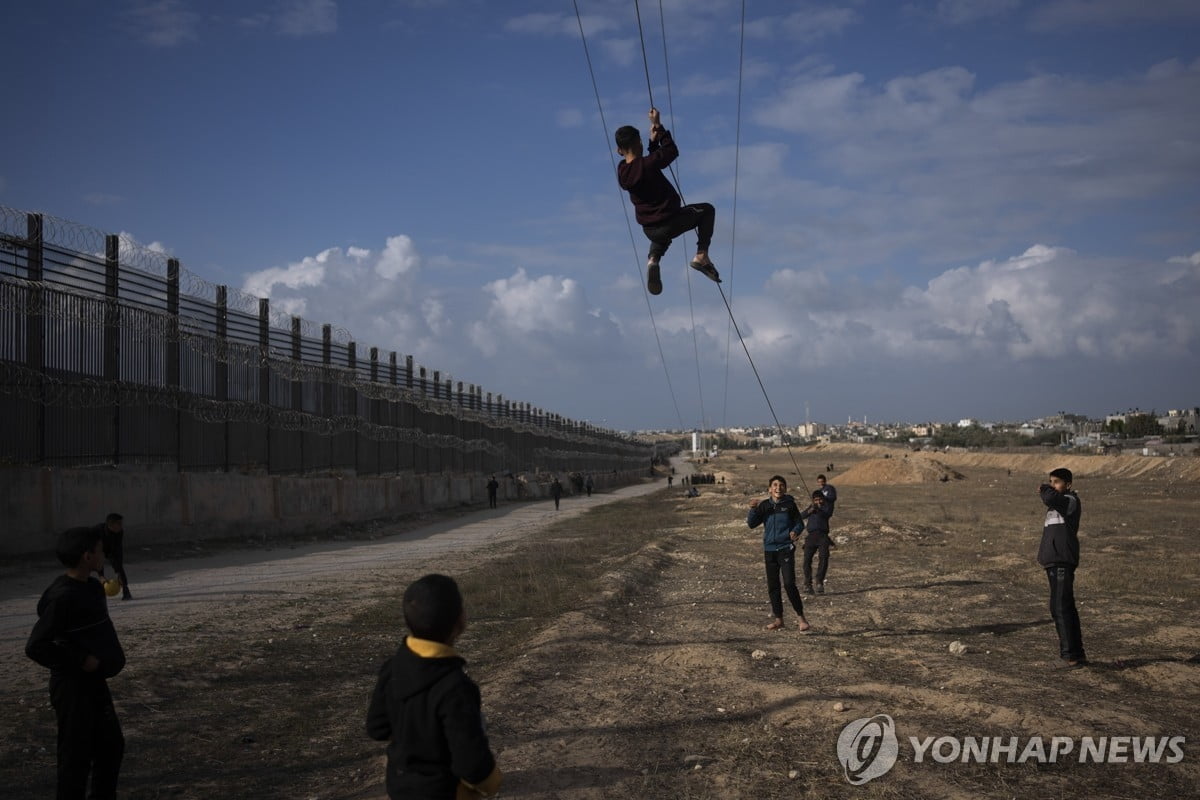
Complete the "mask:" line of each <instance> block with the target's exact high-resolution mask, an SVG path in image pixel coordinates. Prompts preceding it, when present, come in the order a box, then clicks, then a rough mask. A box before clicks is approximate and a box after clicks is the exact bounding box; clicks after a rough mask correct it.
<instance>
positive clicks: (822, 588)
mask: <svg viewBox="0 0 1200 800" xmlns="http://www.w3.org/2000/svg"><path fill="white" fill-rule="evenodd" d="M817 594H825V584H823V583H818V584H817Z"/></svg>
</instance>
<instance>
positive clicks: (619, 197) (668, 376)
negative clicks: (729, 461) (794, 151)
mask: <svg viewBox="0 0 1200 800" xmlns="http://www.w3.org/2000/svg"><path fill="white" fill-rule="evenodd" d="M572 2H573V3H574V6H575V21H576V22H577V23H578V25H579V38H580V40H581V41H582V42H583V55H584V58H585V59H586V60H587V68H588V74H589V75H590V76H591V79H592V91H593V92H594V93H595V95H596V108H597V109H598V110H599V112H600V125H601V127H603V128H604V151H605V152H606V153H608V154H609V163H610V164H611V163H612V155H611V154H612V149H611V147H610V144H609V143H610V142H612V137H611V136H609V133H608V120H607V119H605V116H604V104H603V103H602V102H601V101H600V87H599V85H598V84H597V83H596V70H595V69H594V68H593V67H592V55H591V51H589V50H588V46H587V36H586V35H584V32H583V17H582V15H580V13H579V0H572ZM641 27H642V19H641V13H640V12H639V14H638V31H639V32H640V31H641ZM645 58H646V45H645V41H644V40H643V42H642V60H643V61H645ZM646 90H647V91H649V90H650V70H649V67H647V69H646ZM653 102H654V101H653V95H651V104H653ZM614 171H615V170H614ZM617 201H618V202H619V203H620V204H621V213H623V214H624V215H625V227H626V228H627V229H628V231H629V244H630V247H632V248H633V258H634V263H635V264H640V263H641V258H640V255H639V254H638V249H637V240H636V239H635V237H634V235H633V223H631V222H630V220H629V208H628V206H627V205H626V204H625V198H624V196H623V195H622V193H621V187H620V185H619V184H618V185H617ZM636 274H637V282H638V284H640V285H641V287H642V299H643V300H645V302H646V313H647V314H648V315H649V316H650V327H651V329H652V330H653V331H654V342H655V344H656V345H657V346H658V358H659V361H660V362H661V363H662V366H663V375H664V376H665V378H666V381H667V391H668V392H669V393H670V395H671V404H672V405H673V406H674V407H675V417H676V419H677V420H678V421H679V428H680V430H682V429H683V427H684V424H683V414H682V413H680V411H679V400H678V399H677V398H676V396H675V387H674V386H672V384H671V372H670V370H669V369H668V368H667V356H666V353H665V352H664V351H663V346H662V338H661V337H660V336H659V335H658V323H657V322H655V320H654V308H653V306H651V305H650V295H649V294H648V293H647V291H646V282H645V281H644V280H643V279H642V275H641V269H640V267H639V268H638V270H637V272H636Z"/></svg>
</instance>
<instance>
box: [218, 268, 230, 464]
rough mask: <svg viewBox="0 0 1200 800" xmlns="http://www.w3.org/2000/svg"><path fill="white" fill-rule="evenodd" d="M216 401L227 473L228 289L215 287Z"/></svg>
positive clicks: (222, 286)
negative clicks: (221, 410)
mask: <svg viewBox="0 0 1200 800" xmlns="http://www.w3.org/2000/svg"><path fill="white" fill-rule="evenodd" d="M216 322H217V364H216V368H217V375H216V378H217V400H219V401H220V402H221V408H222V409H223V410H224V411H225V412H226V413H224V414H222V416H223V417H224V418H225V419H224V421H223V422H222V423H221V428H222V430H223V432H224V439H225V459H224V461H225V471H226V472H229V414H228V410H229V405H228V402H229V287H227V286H224V285H221V286H218V287H217V320H216Z"/></svg>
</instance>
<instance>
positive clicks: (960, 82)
mask: <svg viewBox="0 0 1200 800" xmlns="http://www.w3.org/2000/svg"><path fill="white" fill-rule="evenodd" d="M578 8H579V11H580V13H581V16H582V20H583V26H584V32H585V34H586V36H587V45H588V51H589V52H590V55H591V59H592V65H593V67H594V70H595V79H596V83H597V86H598V89H599V94H600V99H601V103H602V107H603V114H604V121H605V123H606V124H607V134H606V132H605V126H604V125H603V124H602V122H601V117H600V114H599V112H598V108H597V103H596V97H595V93H594V92H593V87H592V76H591V74H589V70H588V66H587V62H586V61H585V58H584V48H583V45H582V43H581V40H580V34H579V24H578V22H577V19H576V12H575V5H574V4H572V3H571V2H569V1H568V2H562V1H560V0H553V1H550V0H546V1H545V2H537V1H535V0H506V1H505V2H490V1H485V0H355V2H350V0H341V2H335V0H267V1H266V2H254V1H252V0H238V1H234V0H228V1H227V2H221V1H220V0H209V1H207V2H206V1H202V0H114V2H110V3H93V2H87V1H86V0H43V2H40V3H21V4H13V5H12V7H10V8H7V9H6V11H5V28H6V31H7V36H6V41H5V46H4V48H3V49H0V69H2V70H3V73H4V74H5V75H6V76H8V81H7V82H6V87H7V90H8V94H7V101H8V105H7V107H8V114H6V117H5V118H6V124H5V125H4V126H3V128H2V132H0V137H2V142H3V147H2V148H0V152H2V153H4V157H3V158H2V159H0V204H3V205H6V206H9V207H12V208H17V209H22V210H37V211H42V212H45V213H47V214H51V215H53V216H56V217H60V218H63V219H68V220H73V221H76V222H80V223H83V224H85V225H88V226H92V227H95V228H99V229H102V230H105V231H108V232H113V233H118V232H120V233H124V234H127V235H128V236H130V237H133V238H135V239H136V240H137V241H139V242H141V243H143V244H144V245H146V246H149V247H152V248H155V249H163V250H166V251H167V252H169V253H170V254H171V255H173V256H175V257H177V258H179V259H180V260H181V261H182V263H183V265H184V267H185V268H187V269H188V270H190V271H192V272H194V273H195V274H197V275H199V276H201V277H203V278H205V279H207V280H209V281H212V282H214V283H222V284H227V285H229V286H231V287H236V288H240V289H243V290H245V291H248V292H252V293H254V294H258V295H266V296H270V297H271V298H272V302H273V304H274V305H275V306H276V307H278V308H282V309H286V310H289V311H291V312H294V313H298V314H300V315H302V316H304V317H305V318H307V319H310V320H313V321H315V322H330V323H333V324H334V325H336V326H340V327H342V328H345V329H346V330H348V331H349V332H350V333H351V334H352V337H353V338H354V339H355V340H356V341H358V342H359V343H360V347H368V346H378V347H380V348H381V349H383V350H396V351H398V352H399V353H401V354H411V355H413V356H414V357H415V359H416V360H417V361H418V362H419V363H421V364H425V365H428V366H429V367H431V368H435V369H440V370H441V371H443V372H444V373H449V374H451V375H453V377H454V378H455V379H457V380H462V381H465V382H468V383H474V384H479V385H481V386H482V387H483V389H484V390H485V391H491V392H495V393H500V394H503V395H504V396H505V397H508V398H511V399H514V400H523V401H528V402H531V403H533V404H534V405H537V406H540V407H542V408H544V409H547V410H549V411H553V412H556V413H560V414H563V415H566V416H568V417H571V418H574V419H588V420H591V421H593V422H597V423H602V424H604V425H606V426H609V427H617V428H624V429H629V428H650V427H679V426H683V427H695V426H704V427H712V426H720V425H742V424H757V423H763V422H770V421H771V415H770V412H769V410H768V408H767V402H766V399H765V398H764V394H763V392H762V391H761V390H760V389H759V385H758V382H757V381H756V379H755V376H754V374H753V373H752V372H751V370H750V367H749V363H748V361H747V359H746V355H745V353H744V352H743V350H742V346H741V344H740V343H739V340H738V338H737V335H736V334H731V332H730V326H729V313H728V312H727V310H726V306H725V303H724V302H723V300H722V297H721V294H720V293H719V292H718V290H717V287H716V286H714V285H713V284H711V283H709V282H707V281H706V280H705V279H703V278H701V277H700V276H698V275H697V274H696V273H691V274H689V272H690V271H689V270H688V268H687V267H686V262H687V260H689V259H688V257H689V256H690V254H691V247H692V246H694V240H693V239H691V238H690V237H688V238H687V239H685V240H681V241H677V242H676V244H675V246H673V247H672V249H671V251H670V252H669V253H668V255H667V257H666V259H665V260H664V266H665V269H664V283H665V290H664V293H663V294H662V295H661V296H658V297H649V296H648V295H646V294H645V293H644V290H643V288H642V281H643V275H642V269H643V263H644V260H645V253H646V244H647V243H646V240H645V238H644V236H643V235H642V233H641V231H640V229H638V228H637V227H636V225H634V227H633V228H632V229H631V228H630V227H629V225H630V224H633V223H632V217H631V215H630V218H629V219H630V221H629V222H627V218H626V214H625V213H624V212H623V210H622V208H623V207H624V208H625V209H626V210H628V209H629V206H628V201H627V200H626V199H625V198H624V196H623V195H622V193H620V192H619V190H618V188H617V186H616V181H615V178H614V162H613V157H614V154H613V146H612V145H611V134H612V131H613V130H614V129H615V128H616V127H617V126H619V125H623V124H634V125H637V126H639V127H642V128H643V129H644V128H645V119H646V111H647V109H648V107H649V102H650V100H649V96H648V92H647V78H646V74H645V70H644V67H643V61H642V49H641V44H640V40H639V36H638V27H637V21H636V16H635V7H634V3H633V2H632V1H631V0H630V1H628V2H626V1H625V0H621V2H615V1H611V2H610V0H578ZM640 8H641V16H642V22H643V29H644V33H645V43H646V55H647V59H648V61H649V69H650V82H651V87H652V90H653V94H654V100H655V103H656V104H657V105H658V106H659V107H660V108H661V109H662V113H663V117H664V120H665V122H666V124H667V125H668V126H669V127H670V128H671V129H672V130H673V132H674V134H675V138H676V140H677V141H678V143H679V145H680V150H681V154H682V155H681V157H680V159H679V161H678V162H677V175H678V178H679V183H680V185H681V186H682V188H683V191H684V196H685V198H686V199H688V200H689V201H695V202H699V201H707V202H711V203H713V204H714V205H715V206H716V207H717V214H718V222H717V232H716V236H715V238H714V242H713V248H712V258H713V260H714V261H715V262H716V263H717V265H718V267H719V268H720V270H721V272H722V275H723V276H724V277H725V283H724V284H723V287H722V288H723V289H724V291H725V294H726V297H727V298H729V299H730V303H731V306H732V308H733V315H734V317H735V318H736V319H737V322H738V325H739V327H740V329H741V333H742V335H743V337H744V338H745V343H746V347H747V348H748V349H749V351H750V354H751V356H752V357H753V359H754V363H755V364H756V365H757V367H758V371H759V374H760V375H761V377H762V380H763V384H764V386H765V388H766V395H767V396H768V397H769V398H770V401H771V403H772V405H773V406H774V408H775V411H776V412H777V413H778V415H779V417H780V419H781V421H783V422H784V423H785V424H789V423H794V422H802V421H803V420H804V418H805V407H806V405H807V408H808V414H809V416H810V418H811V419H813V420H814V421H825V422H840V421H844V420H846V419H847V418H849V417H853V418H855V419H862V418H863V417H864V416H865V417H866V418H868V419H869V420H881V419H882V420H911V421H922V420H947V421H949V420H957V419H959V418H962V417H968V416H972V417H979V418H984V419H1021V418H1028V417H1036V416H1041V415H1044V414H1051V413H1054V412H1057V411H1060V410H1066V411H1073V412H1076V413H1085V414H1090V415H1103V414H1105V413H1110V412H1115V411H1120V410H1124V409H1126V408H1129V407H1133V406H1137V407H1141V408H1143V409H1146V408H1157V409H1158V410H1159V411H1164V410H1165V409H1167V408H1178V407H1185V406H1195V405H1200V321H1198V319H1200V313H1198V312H1197V309H1198V308H1200V100H1198V99H1197V98H1200V4H1197V3H1196V2H1194V1H1193V0H1156V2H1153V3H1145V2H1142V1H1141V0H1044V1H1043V2H1030V1H1029V0H923V1H922V2H908V3H904V2H882V1H879V2H855V1H854V0H847V2H841V3H818V2H803V0H793V1H787V0H776V1H772V0H748V1H747V2H746V3H745V9H746V21H745V28H744V31H745V37H744V58H743V59H742V62H741V92H740V101H741V118H740V146H738V135H737V134H738V130H739V119H738V101H739V91H738V84H739V41H740V36H741V30H742V28H741V24H740V19H741V11H742V3H741V2H740V0H664V2H663V3H662V5H661V15H660V6H659V4H658V3H657V2H653V0H643V2H641V6H640ZM660 18H661V19H662V20H665V29H666V54H667V57H668V58H667V65H664V56H663V53H664V44H663V29H662V27H660V24H659V23H660ZM667 66H669V77H670V82H669V84H668V80H667ZM735 166H736V210H737V219H736V229H735V228H734V226H733V213H732V212H733V209H734V201H735V193H734V188H735ZM631 233H632V236H631ZM656 337H657V342H656ZM658 342H661V352H662V353H663V354H665V363H664V360H663V359H662V358H660V349H659V344H658Z"/></svg>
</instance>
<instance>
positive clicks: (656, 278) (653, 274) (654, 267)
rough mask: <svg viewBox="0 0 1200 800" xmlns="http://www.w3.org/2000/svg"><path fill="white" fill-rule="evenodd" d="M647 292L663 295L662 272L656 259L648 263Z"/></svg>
mask: <svg viewBox="0 0 1200 800" xmlns="http://www.w3.org/2000/svg"><path fill="white" fill-rule="evenodd" d="M646 290H647V291H648V292H650V294H662V271H661V270H660V269H659V266H658V261H656V260H654V259H651V260H650V261H647V262H646Z"/></svg>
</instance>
